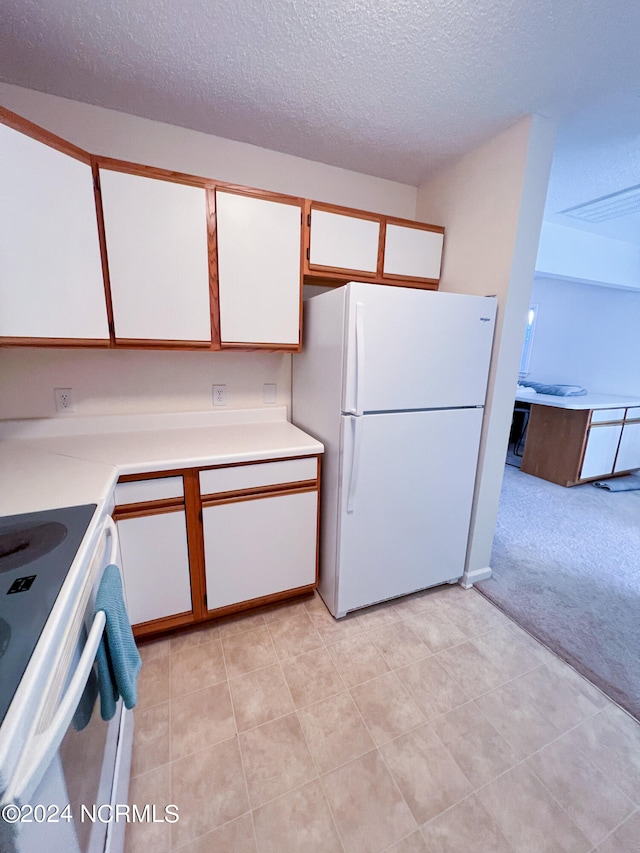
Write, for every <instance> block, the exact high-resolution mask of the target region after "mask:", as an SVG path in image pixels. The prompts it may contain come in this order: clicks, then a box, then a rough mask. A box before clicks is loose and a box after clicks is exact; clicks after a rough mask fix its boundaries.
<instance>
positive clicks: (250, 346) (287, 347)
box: [220, 329, 302, 352]
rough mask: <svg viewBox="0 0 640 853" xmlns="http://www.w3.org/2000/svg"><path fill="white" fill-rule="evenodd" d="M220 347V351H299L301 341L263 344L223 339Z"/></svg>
mask: <svg viewBox="0 0 640 853" xmlns="http://www.w3.org/2000/svg"><path fill="white" fill-rule="evenodd" d="M298 336H300V329H298ZM220 349H221V350H222V351H224V350H235V351H239V352H242V350H247V351H251V352H254V351H255V350H262V351H263V352H301V350H302V341H299V342H298V343H297V344H264V343H252V342H251V341H242V342H238V343H236V342H235V341H225V342H224V343H221V344H220Z"/></svg>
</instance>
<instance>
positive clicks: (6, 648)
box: [0, 504, 96, 723]
mask: <svg viewBox="0 0 640 853" xmlns="http://www.w3.org/2000/svg"><path fill="white" fill-rule="evenodd" d="M95 509H96V504H85V505H83V506H71V507H62V508H61V509H51V510H44V511H43V512H29V513H24V514H22V515H10V516H5V517H3V518H0V723H1V722H2V720H4V717H5V715H6V713H7V710H8V708H9V706H10V704H11V702H12V700H13V697H14V695H15V692H16V690H17V688H18V685H19V684H20V680H21V678H22V676H23V674H24V672H25V670H26V668H27V665H28V663H29V660H30V658H31V655H32V654H33V650H34V649H35V647H36V645H37V643H38V640H39V639H40V635H41V633H42V629H43V628H44V626H45V623H46V621H47V619H48V618H49V614H50V613H51V609H52V607H53V605H54V603H55V600H56V598H57V597H58V593H59V592H60V589H61V587H62V584H63V583H64V580H65V578H66V576H67V572H68V571H69V569H70V567H71V564H72V563H73V560H74V558H75V556H76V553H77V551H78V548H79V547H80V543H81V542H82V539H83V537H84V534H85V533H86V531H87V528H88V526H89V524H90V522H91V519H92V517H93V514H94V512H95Z"/></svg>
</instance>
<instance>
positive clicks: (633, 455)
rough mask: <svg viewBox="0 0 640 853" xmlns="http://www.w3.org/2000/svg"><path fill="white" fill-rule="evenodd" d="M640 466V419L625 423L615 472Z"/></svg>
mask: <svg viewBox="0 0 640 853" xmlns="http://www.w3.org/2000/svg"><path fill="white" fill-rule="evenodd" d="M634 468H640V421H632V422H630V423H629V422H628V423H625V425H624V427H623V429H622V436H621V438H620V446H619V447H618V455H617V457H616V467H615V472H616V473H617V472H618V471H631V470H633V469H634Z"/></svg>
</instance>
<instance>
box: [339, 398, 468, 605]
mask: <svg viewBox="0 0 640 853" xmlns="http://www.w3.org/2000/svg"><path fill="white" fill-rule="evenodd" d="M481 425H482V410H481V409H457V410H448V411H444V410H440V411H427V412H425V411H422V412H402V413H396V412H393V413H385V414H375V415H364V416H362V417H359V418H358V417H349V416H345V417H343V418H342V442H341V443H342V448H343V459H342V476H341V485H340V499H339V509H338V526H339V535H338V543H339V545H338V555H337V566H336V572H337V590H336V591H337V594H336V596H335V599H334V602H327V603H328V606H329V607H330V608H331V609H333V608H335V609H333V612H334V615H337V616H342V615H344V614H345V613H346V612H347V611H348V610H354V609H356V608H359V607H365V606H366V605H368V604H373V603H375V602H377V601H383V600H386V599H389V598H395V597H396V596H400V595H404V594H406V593H409V592H413V591H415V590H418V589H425V588H426V587H429V586H435V585H436V584H439V583H444V582H445V581H448V580H453V579H454V578H459V577H460V576H461V575H462V573H463V570H464V561H465V554H466V548H467V538H468V533H469V521H470V517H471V503H472V498H473V488H474V482H475V472H476V465H477V457H478V446H479V441H480V428H481ZM332 604H333V608H332Z"/></svg>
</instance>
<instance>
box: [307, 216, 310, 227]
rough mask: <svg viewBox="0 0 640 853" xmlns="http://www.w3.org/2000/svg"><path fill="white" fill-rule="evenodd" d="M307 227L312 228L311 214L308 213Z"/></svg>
mask: <svg viewBox="0 0 640 853" xmlns="http://www.w3.org/2000/svg"><path fill="white" fill-rule="evenodd" d="M307 225H308V226H309V227H311V214H310V213H307Z"/></svg>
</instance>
